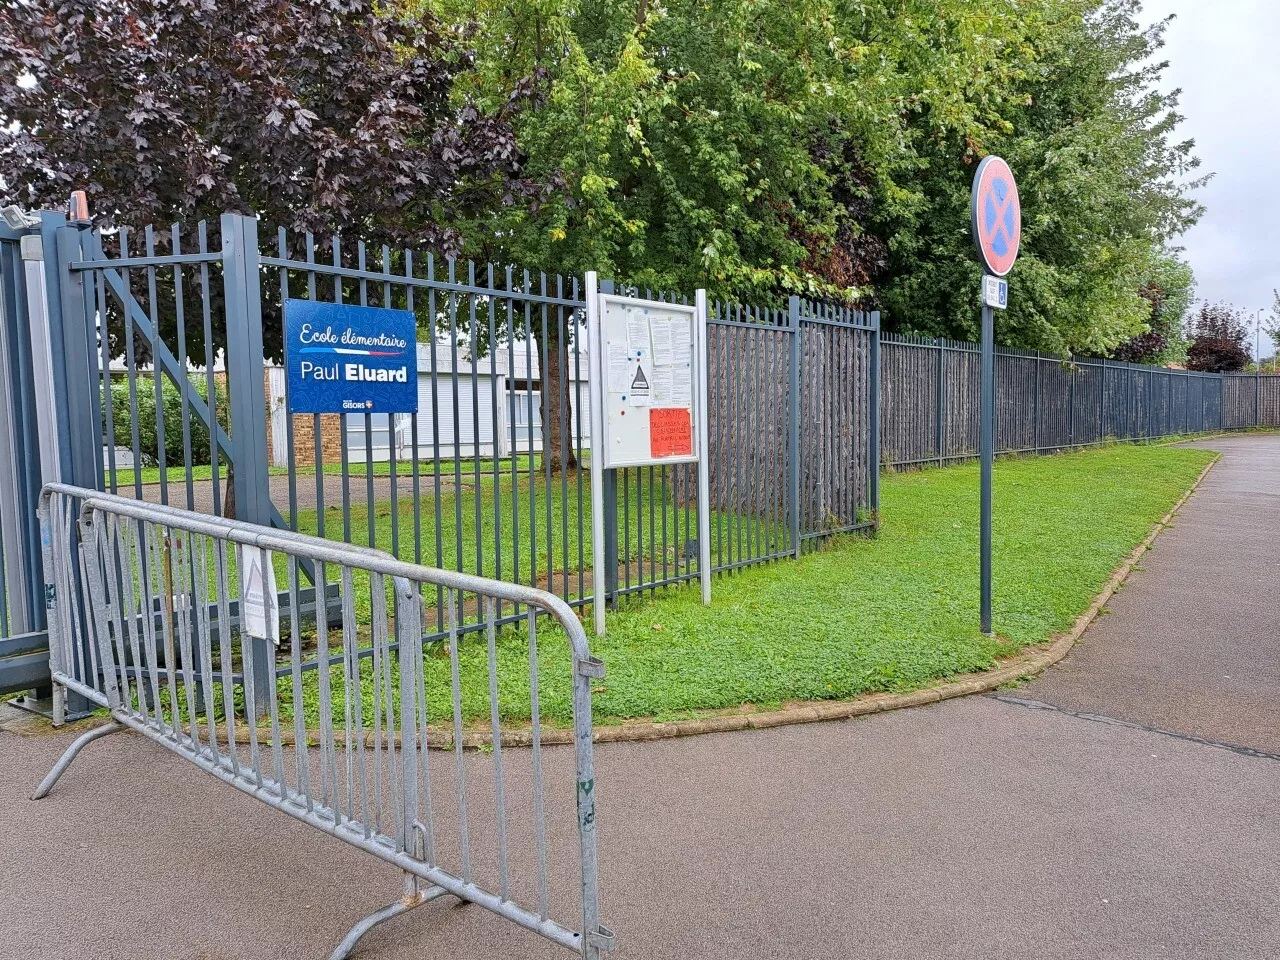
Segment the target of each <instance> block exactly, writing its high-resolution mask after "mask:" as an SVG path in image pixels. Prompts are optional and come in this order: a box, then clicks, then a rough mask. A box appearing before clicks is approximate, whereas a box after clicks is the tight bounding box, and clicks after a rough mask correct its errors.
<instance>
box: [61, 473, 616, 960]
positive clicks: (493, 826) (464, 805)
mask: <svg viewBox="0 0 1280 960" xmlns="http://www.w3.org/2000/svg"><path fill="white" fill-rule="evenodd" d="M41 520H42V534H43V542H44V545H45V547H44V554H43V560H44V571H45V579H46V582H47V583H48V584H49V587H50V590H49V591H48V593H47V603H48V606H49V612H50V618H49V629H50V654H51V658H50V659H51V666H52V670H53V678H54V681H55V683H56V684H57V685H58V687H59V688H63V687H65V688H66V689H69V690H73V691H75V692H77V693H79V694H80V695H82V696H84V697H86V698H87V699H89V700H90V701H93V702H96V703H99V704H102V705H103V706H106V707H108V708H109V710H110V712H111V717H112V723H111V724H110V725H108V726H106V727H99V728H97V729H95V730H93V731H91V732H90V733H88V734H86V735H85V736H83V737H82V738H81V739H80V740H79V741H77V742H76V743H75V744H73V745H72V747H71V748H70V749H69V750H68V751H67V753H66V754H65V755H64V756H63V758H62V759H61V760H59V762H58V764H57V765H56V766H55V767H54V769H53V770H52V771H51V772H50V774H49V776H48V777H47V778H46V780H45V782H44V783H42V784H41V786H40V787H39V789H38V790H37V791H36V798H37V799H38V798H40V797H43V796H44V795H46V794H47V793H48V792H49V790H50V789H51V788H52V787H53V785H54V783H55V782H56V781H57V779H58V778H59V777H60V776H61V775H62V774H63V773H64V772H65V770H66V768H67V766H68V765H69V764H70V763H71V761H72V760H73V759H74V757H75V756H76V754H77V753H78V752H79V751H80V750H81V749H82V748H83V747H84V746H85V745H86V744H87V743H89V742H90V741H91V740H93V739H96V738H98V737H100V736H104V735H106V734H107V733H110V732H112V731H114V730H118V729H122V728H128V729H131V730H134V731H136V732H138V733H140V734H142V735H144V736H146V737H148V738H149V739H151V740H153V741H155V742H156V743H158V744H160V745H162V746H164V747H166V748H167V749H169V750H171V751H173V752H174V753H176V754H178V755H179V756H181V757H183V758H185V759H186V760H188V761H190V762H191V763H193V764H194V765H196V766H197V767H199V768H200V769H202V770H205V771H206V772H208V773H211V774H213V775H214V776H216V777H217V778H218V779H220V780H222V781H224V782H226V783H229V784H231V785H232V786H234V787H236V788H238V789H240V790H242V791H243V792H245V793H247V794H249V795H251V796H253V797H255V798H257V799H259V800H261V801H262V802H264V803H266V804H267V805H268V806H270V807H273V808H275V809H276V810H279V811H281V812H283V813H287V814H289V815H290V816H292V817H295V818H296V819H298V820H301V821H302V822H304V823H307V824H309V825H311V826H313V827H316V828H318V829H320V830H323V831H324V832H326V833H328V834H330V835H332V836H335V837H338V838H339V839H342V840H344V841H346V842H347V843H350V844H351V845H353V846H355V847H357V848H359V849H361V850H363V851H365V852H366V853H369V854H371V855H373V856H375V857H378V858H379V859H381V860H383V861H385V862H387V863H390V864H392V865H393V866H396V867H399V868H400V869H401V870H402V871H403V872H404V877H405V886H404V894H403V896H402V897H401V898H400V899H399V900H397V901H396V902H395V903H393V904H392V905H391V906H389V907H386V908H383V909H381V910H378V911H375V912H374V913H371V914H370V915H369V916H368V917H366V918H365V919H364V920H362V921H361V922H360V923H359V924H357V925H356V926H355V927H354V928H353V929H352V931H351V933H350V934H349V935H348V937H347V938H346V939H345V940H344V941H343V943H342V944H341V945H340V946H339V948H338V950H337V951H336V952H335V954H334V957H335V958H340V957H345V956H347V955H348V953H349V952H350V951H351V950H352V949H353V948H354V946H355V944H356V941H357V940H358V939H359V938H360V936H362V935H363V934H364V933H366V932H367V931H368V930H369V929H370V928H372V927H373V926H374V925H375V924H377V923H378V922H380V921H382V920H385V919H388V918H389V917H392V916H396V915H398V914H400V913H403V912H405V911H406V910H408V909H411V908H412V907H415V906H418V905H420V904H422V903H426V902H428V901H430V900H433V899H436V898H438V897H441V896H445V895H451V896H454V897H457V898H458V899H460V900H462V901H465V902H470V903H474V904H477V905H479V906H482V907H484V908H486V909H487V910H490V911H492V912H494V913H497V914H499V915H500V916H502V917H505V918H506V919H508V920H510V921H512V922H514V923H516V924H518V925H520V926H521V927H524V928H525V929H527V930H530V931H533V932H534V933H537V934H540V935H542V936H543V937H545V938H547V939H548V940H551V941H552V942H554V943H557V944H559V945H561V946H563V947H567V948H569V949H570V950H573V951H575V952H576V953H578V954H580V955H581V956H582V957H584V958H587V960H598V957H599V956H600V952H601V950H602V949H607V948H608V947H609V946H610V945H611V940H612V934H610V933H609V931H608V930H606V929H605V928H603V927H602V926H601V925H600V922H599V907H598V900H597V863H596V795H597V789H596V779H595V769H594V760H593V746H592V725H591V683H592V680H593V679H595V678H599V677H602V676H603V675H604V669H603V665H602V664H601V663H600V662H599V661H598V660H595V659H593V658H592V656H591V654H590V651H589V649H588V645H587V638H586V635H585V634H584V632H583V629H582V626H581V624H580V623H579V622H578V619H577V617H576V616H575V615H574V614H573V612H572V611H571V610H570V609H569V608H568V607H567V606H566V605H565V604H564V603H563V602H562V601H561V600H559V599H558V598H556V597H554V596H552V595H551V594H549V593H546V592H545V591H540V590H534V589H531V588H528V587H521V586H518V585H515V584H509V583H503V582H501V581H497V580H492V579H484V578H479V577H474V576H469V575H466V574H459V573H456V572H452V571H446V570H439V569H433V568H429V567H422V566H418V565H414V564H408V563H404V562H402V561H399V560H396V559H395V558H393V557H391V556H390V555H389V554H385V553H382V552H379V551H375V550H371V549H367V548H360V547H352V546H349V545H347V544H336V543H333V542H332V541H328V540H322V539H320V538H317V537H308V536H303V535H299V534H294V533H291V532H287V531H285V532H282V531H273V530H271V529H269V528H265V527H261V526H256V525H251V524H247V523H243V522H239V521H234V520H223V519H219V518H214V517H209V516H205V515H201V514H197V513H194V512H191V511H185V510H179V509H176V508H171V507H165V506H157V505H152V504H146V503H140V502H138V501H137V500H133V499H128V498H122V497H115V496H110V495H103V494H99V493H97V492H95V491H92V490H86V489H83V488H78V487H66V486H61V485H59V486H57V487H46V488H45V491H44V494H43V497H42V510H41ZM304 564H310V565H312V566H313V568H314V569H315V570H316V571H317V577H318V578H319V580H320V582H328V581H330V580H332V581H333V582H334V583H335V584H336V588H337V589H336V594H337V601H338V604H337V606H338V616H337V617H336V619H335V620H334V621H332V622H331V621H330V618H329V616H328V615H327V614H326V607H325V605H321V607H320V608H319V609H317V607H316V606H315V605H314V604H308V603H306V602H305V599H304V597H303V595H302V590H301V587H302V580H303V578H302V576H301V569H302V567H303V565H304ZM254 570H256V571H257V572H258V573H261V574H263V579H265V580H266V581H270V580H271V579H273V578H274V577H279V578H280V580H281V581H282V582H283V583H286V584H287V586H286V587H285V589H283V590H282V591H280V592H279V594H277V593H276V591H275V590H274V589H269V588H267V587H266V585H265V584H264V583H263V579H260V578H259V577H258V575H257V574H255V573H253V572H252V571H254ZM254 584H260V585H259V586H257V587H255V586H254ZM440 594H443V596H444V616H445V622H446V636H445V640H444V641H443V642H441V643H440V644H439V645H438V646H439V647H440V648H442V649H438V650H433V651H427V652H426V653H425V655H424V646H425V645H426V644H427V643H428V640H427V638H428V637H429V636H430V635H431V634H433V633H434V618H433V617H430V616H429V615H428V613H427V609H428V606H429V605H430V604H431V603H432V602H433V601H434V600H435V598H436V597H437V596H438V595H440ZM503 603H505V604H506V605H507V607H508V609H509V610H513V611H516V616H518V617H519V620H520V624H521V631H522V632H521V633H520V634H519V635H518V636H517V637H515V638H514V640H512V641H511V642H508V638H504V641H503V643H502V647H501V659H500V654H499V642H498V637H497V633H498V631H497V622H498V616H497V608H498V605H499V604H503ZM273 607H276V608H277V610H276V612H277V613H278V617H279V621H280V622H279V634H280V638H279V640H278V642H279V643H280V644H281V652H282V655H283V657H284V659H285V661H286V663H287V666H286V668H285V669H284V670H283V671H280V672H279V673H274V672H271V673H268V674H267V677H266V680H265V684H264V685H257V684H258V683H259V682H260V681H259V680H258V679H257V678H258V677H259V676H260V674H259V671H258V670H255V669H254V661H255V659H256V658H258V657H260V656H261V655H262V654H261V647H260V645H259V643H257V642H256V641H253V642H251V638H250V636H249V633H248V631H249V630H250V629H254V626H253V624H254V620H253V617H254V616H256V617H257V618H258V619H259V620H260V621H261V624H259V625H257V627H256V629H257V630H258V631H259V632H263V633H266V634H268V635H269V634H270V633H271V632H272V628H271V627H270V626H266V624H268V623H269V622H270V621H271V619H272V617H273V611H272V609H271V608H273ZM468 609H473V610H475V611H477V612H478V616H479V617H480V620H481V622H482V624H483V628H484V639H485V642H484V644H483V645H482V649H480V650H465V649H462V648H461V647H460V643H461V638H460V631H459V626H460V624H461V623H462V619H463V612H464V611H465V610H468ZM540 616H542V617H545V618H547V619H549V620H551V621H552V622H553V623H554V625H555V626H556V628H557V629H558V631H559V632H560V634H561V635H560V636H555V637H554V638H553V640H552V641H551V642H548V639H547V637H546V634H545V632H544V639H543V640H542V647H543V648H544V649H543V651H541V652H542V653H543V654H544V655H545V654H546V653H548V652H549V651H548V649H547V648H548V647H552V646H553V644H563V645H564V646H566V647H567V648H568V651H569V658H568V659H569V662H568V663H567V664H565V665H564V666H565V670H564V671H563V672H564V673H566V674H568V676H560V675H558V673H557V672H556V671H555V670H554V669H548V668H547V667H544V668H543V669H541V670H540V669H539V653H540V651H539V636H538V625H539V617H540ZM562 659H563V658H559V659H557V660H554V661H553V663H561V662H562ZM264 686H265V689H264ZM500 689H501V690H502V691H503V693H502V699H500V695H499V690H500ZM517 690H520V691H522V692H521V693H520V694H519V695H517V694H516V691H517ZM544 691H545V692H544ZM561 698H565V699H567V700H568V708H567V710H566V711H565V712H567V713H568V714H569V717H568V719H569V720H570V721H571V724H572V730H573V748H572V753H573V762H572V764H571V765H566V764H565V763H563V762H560V761H559V760H558V759H557V758H548V759H547V760H546V761H545V762H544V752H543V744H542V737H543V732H542V722H541V718H540V710H541V705H542V703H543V702H544V701H545V700H550V701H551V702H552V703H553V704H554V703H556V702H557V701H559V700H560V699H561ZM515 700H520V701H523V702H524V705H525V706H527V708H528V711H529V716H530V723H529V727H528V729H527V730H522V731H521V737H520V739H521V742H522V743H526V744H527V745H528V746H529V747H530V749H529V750H528V751H521V752H519V753H516V754H515V755H514V756H511V755H509V754H508V753H504V750H503V744H504V733H503V730H502V727H501V725H500V723H499V719H500V716H502V715H503V713H504V712H505V711H506V710H507V709H510V706H509V705H508V703H506V702H504V701H515ZM515 709H520V707H519V705H516V706H515ZM480 718H482V720H481V722H482V723H483V724H484V730H485V735H487V745H488V747H489V750H488V754H487V755H486V754H485V753H484V752H479V751H474V750H472V751H465V752H464V746H465V745H466V742H467V739H468V737H471V738H475V736H476V734H475V733H472V732H471V730H472V722H473V720H480ZM313 733H314V736H315V737H316V738H317V742H318V748H319V749H318V750H309V749H308V739H309V737H310V736H312V735H313ZM432 745H436V746H441V747H443V748H445V749H444V750H441V751H436V750H431V749H429V747H430V746H432ZM446 751H447V752H446ZM143 775H145V774H143ZM556 817H558V818H559V819H558V820H553V818H556ZM570 818H571V819H570ZM549 821H552V822H549ZM566 822H567V823H572V824H573V825H574V827H573V828H572V829H566V827H565V824H566ZM565 842H571V843H572V845H573V847H575V848H576V849H575V851H574V852H575V853H576V856H569V857H568V858H567V859H568V860H570V861H572V862H573V863H574V865H575V866H576V868H577V869H576V876H572V877H570V876H565V875H563V873H556V866H555V865H556V864H557V863H558V862H559V861H560V860H563V859H566V858H563V857H556V856H555V852H556V851H555V850H553V849H552V847H553V844H563V843H565ZM567 892H568V894H567V895H566V893H567ZM567 917H572V919H566V918H567Z"/></svg>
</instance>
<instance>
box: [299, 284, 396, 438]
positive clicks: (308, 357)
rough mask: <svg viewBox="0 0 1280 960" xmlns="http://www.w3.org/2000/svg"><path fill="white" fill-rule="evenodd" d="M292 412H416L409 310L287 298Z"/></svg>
mask: <svg viewBox="0 0 1280 960" xmlns="http://www.w3.org/2000/svg"><path fill="white" fill-rule="evenodd" d="M284 326H285V361H286V365H287V366H288V368H289V409H290V411H291V412H292V413H417V412H418V337H417V321H416V320H415V318H414V315H413V314H412V313H410V312H409V311H408V310H386V309H382V308H380V307H357V306H351V305H349V304H344V303H318V302H316V301H314V300H286V301H285V303H284Z"/></svg>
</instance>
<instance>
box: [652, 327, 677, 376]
mask: <svg viewBox="0 0 1280 960" xmlns="http://www.w3.org/2000/svg"><path fill="white" fill-rule="evenodd" d="M671 327H672V324H671V323H670V321H668V320H667V319H666V318H665V317H654V318H653V319H652V321H651V322H650V323H649V337H650V339H651V340H652V341H653V363H654V366H657V367H667V366H670V365H671V363H672V359H671Z"/></svg>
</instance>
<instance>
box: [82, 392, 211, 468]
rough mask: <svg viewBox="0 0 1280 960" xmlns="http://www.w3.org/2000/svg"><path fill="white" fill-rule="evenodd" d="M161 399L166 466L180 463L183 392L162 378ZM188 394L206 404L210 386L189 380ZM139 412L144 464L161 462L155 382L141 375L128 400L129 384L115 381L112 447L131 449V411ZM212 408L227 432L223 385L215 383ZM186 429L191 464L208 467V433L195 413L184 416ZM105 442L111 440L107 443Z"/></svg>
mask: <svg viewBox="0 0 1280 960" xmlns="http://www.w3.org/2000/svg"><path fill="white" fill-rule="evenodd" d="M161 382H162V383H163V388H162V390H161V396H162V398H163V404H164V458H165V463H166V465H170V466H171V465H173V464H181V463H183V462H184V461H183V416H182V409H183V400H182V393H181V391H180V390H179V389H178V387H176V386H174V384H173V383H172V381H170V380H169V378H168V377H163V378H162V380H161ZM190 382H191V392H192V394H194V395H197V396H199V397H200V399H201V400H204V401H206V402H207V401H208V399H209V385H208V383H207V381H206V380H205V378H204V377H203V376H195V377H192V378H191V381H190ZM135 407H136V409H137V412H138V450H139V451H140V453H141V454H142V459H143V462H144V463H146V464H154V463H159V462H160V441H159V427H158V421H159V418H158V417H156V387H155V380H154V378H152V377H151V376H150V375H147V374H140V375H139V376H138V379H137V383H136V389H135V391H134V396H133V397H132V399H131V397H130V390H129V382H128V380H125V379H116V380H113V381H112V384H111V420H112V424H111V426H112V431H113V432H114V435H115V446H119V447H132V446H133V410H134V409H135ZM214 407H215V409H216V411H217V417H218V422H219V423H220V424H221V425H222V429H223V430H224V431H226V432H228V433H229V432H230V424H229V421H228V419H227V418H228V412H227V411H228V410H229V409H230V408H229V407H228V405H227V396H226V391H225V390H224V389H223V387H222V384H221V383H218V382H217V381H216V380H215V381H214ZM187 430H188V433H189V436H190V438H191V463H192V464H193V465H200V466H207V465H208V464H209V463H210V462H211V459H210V447H209V431H208V429H207V428H206V427H205V425H204V423H203V421H201V420H200V419H199V418H198V417H196V416H195V415H194V414H191V415H189V416H188V417H187ZM103 435H104V436H108V434H107V431H106V415H105V414H104V415H103ZM108 443H110V441H109V440H108Z"/></svg>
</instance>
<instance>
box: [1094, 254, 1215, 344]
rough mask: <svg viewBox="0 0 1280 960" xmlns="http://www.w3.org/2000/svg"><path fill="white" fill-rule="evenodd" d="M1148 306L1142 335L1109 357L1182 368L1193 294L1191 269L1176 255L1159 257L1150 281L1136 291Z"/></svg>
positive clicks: (1129, 341) (1193, 277) (1193, 286)
mask: <svg viewBox="0 0 1280 960" xmlns="http://www.w3.org/2000/svg"><path fill="white" fill-rule="evenodd" d="M1138 292H1139V293H1140V294H1141V296H1142V298H1143V299H1144V300H1146V301H1147V303H1149V304H1150V305H1151V313H1150V316H1149V317H1148V319H1147V321H1146V326H1147V329H1146V331H1145V332H1144V333H1140V334H1139V335H1138V336H1136V337H1134V338H1133V339H1131V340H1128V341H1126V342H1125V343H1122V344H1120V346H1118V347H1116V349H1115V351H1114V352H1113V353H1112V356H1113V357H1115V359H1117V360H1125V361H1127V362H1129V363H1149V364H1155V365H1161V366H1163V365H1168V364H1182V363H1185V362H1186V359H1187V347H1188V343H1187V339H1186V337H1185V335H1184V333H1183V325H1184V324H1185V322H1186V319H1187V310H1188V308H1189V307H1190V305H1191V297H1192V295H1193V294H1194V292H1195V276H1194V275H1193V274H1192V272H1191V267H1189V266H1188V265H1187V264H1185V263H1183V262H1182V261H1181V260H1180V259H1178V257H1177V256H1176V255H1175V254H1172V253H1170V254H1165V255H1162V256H1161V257H1160V258H1159V259H1158V260H1157V261H1156V263H1155V269H1154V270H1153V271H1152V273H1151V277H1150V279H1148V280H1147V282H1146V283H1145V284H1143V286H1142V289H1141V290H1139V291H1138Z"/></svg>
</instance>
